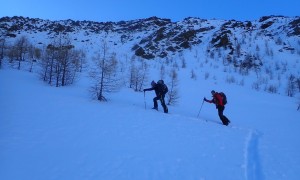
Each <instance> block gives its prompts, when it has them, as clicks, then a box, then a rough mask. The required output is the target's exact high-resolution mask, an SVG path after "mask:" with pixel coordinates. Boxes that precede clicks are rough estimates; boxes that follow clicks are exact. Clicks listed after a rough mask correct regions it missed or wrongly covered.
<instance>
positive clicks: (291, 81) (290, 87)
mask: <svg viewBox="0 0 300 180" xmlns="http://www.w3.org/2000/svg"><path fill="white" fill-rule="evenodd" d="M295 91H296V86H295V76H294V75H292V74H291V75H290V76H289V78H288V83H287V89H286V93H287V95H288V96H290V97H293V96H294V95H295Z"/></svg>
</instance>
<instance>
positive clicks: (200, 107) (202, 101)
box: [197, 100, 204, 118]
mask: <svg viewBox="0 0 300 180" xmlns="http://www.w3.org/2000/svg"><path fill="white" fill-rule="evenodd" d="M203 104H204V100H203V101H202V104H201V107H200V110H199V113H198V116H197V118H199V115H200V112H201V109H202V106H203Z"/></svg>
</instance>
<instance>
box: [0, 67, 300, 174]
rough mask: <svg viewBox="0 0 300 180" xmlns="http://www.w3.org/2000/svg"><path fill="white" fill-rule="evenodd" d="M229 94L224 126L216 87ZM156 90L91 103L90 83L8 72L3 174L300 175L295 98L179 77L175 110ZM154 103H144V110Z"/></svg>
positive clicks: (0, 90)
mask: <svg viewBox="0 0 300 180" xmlns="http://www.w3.org/2000/svg"><path fill="white" fill-rule="evenodd" d="M212 89H215V90H216V91H218V90H219V89H222V90H225V91H226V93H227V96H228V101H229V103H228V105H227V106H226V109H225V112H224V114H225V115H226V116H227V117H228V118H229V119H230V120H231V122H232V123H231V124H230V126H228V127H226V126H223V125H221V121H220V120H219V118H218V115H217V110H216V109H215V107H214V105H212V104H208V103H204V104H203V106H202V110H201V112H200V116H199V118H197V115H198V112H199V109H200V107H201V103H202V99H203V97H204V96H205V97H207V98H210V90H212ZM153 96H154V92H146V96H145V99H144V94H143V93H137V92H134V91H132V90H131V89H126V88H123V89H122V90H121V91H120V92H118V93H115V94H111V95H110V97H109V101H108V102H106V103H101V102H99V101H94V100H91V99H90V97H89V93H88V83H87V82H86V81H85V80H84V78H82V80H80V81H79V82H78V83H77V84H76V85H73V86H69V87H62V88H55V87H50V86H48V85H46V84H44V83H43V82H41V81H40V80H39V79H38V77H37V75H36V74H34V73H28V72H25V71H17V70H12V69H8V68H4V69H1V70H0V179H2V180H21V179H22V180H53V179H59V180H61V179H64V180H65V179H70V180H76V179H78V180H83V179H91V180H95V179H103V180H109V179H116V180H123V179H128V180H141V179H147V180H148V179H153V180H157V179H159V180H167V179H169V180H176V179H178V180H183V179H184V180H194V179H197V180H198V179H208V180H210V179H222V180H242V179H248V180H254V179H255V180H258V179H265V180H276V179H278V180H281V179H287V180H298V179H299V178H300V173H299V172H300V156H299V152H300V141H299V135H300V131H299V129H300V112H299V111H298V112H297V111H296V107H297V104H296V103H297V102H296V101H295V99H294V98H289V97H285V96H282V95H276V94H268V93H265V92H257V91H254V90H250V89H247V88H243V87H242V86H234V85H222V88H221V86H220V85H216V84H214V83H212V84H210V83H208V82H207V81H203V82H202V81H201V80H199V81H194V82H193V81H186V82H181V86H180V103H179V104H178V105H177V106H170V107H169V112H170V113H169V114H164V113H163V111H162V108H161V107H159V111H158V112H157V111H155V110H152V109H151V108H152V98H153ZM145 105H146V109H145Z"/></svg>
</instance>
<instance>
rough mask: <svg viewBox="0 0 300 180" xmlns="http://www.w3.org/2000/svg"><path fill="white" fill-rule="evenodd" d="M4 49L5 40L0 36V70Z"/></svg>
mask: <svg viewBox="0 0 300 180" xmlns="http://www.w3.org/2000/svg"><path fill="white" fill-rule="evenodd" d="M4 49H5V38H4V36H2V35H0V69H1V67H2V60H3V59H4Z"/></svg>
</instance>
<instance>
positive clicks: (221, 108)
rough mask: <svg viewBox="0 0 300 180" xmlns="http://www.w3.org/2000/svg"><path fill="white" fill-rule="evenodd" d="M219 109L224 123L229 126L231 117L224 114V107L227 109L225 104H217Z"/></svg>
mask: <svg viewBox="0 0 300 180" xmlns="http://www.w3.org/2000/svg"><path fill="white" fill-rule="evenodd" d="M217 109H218V114H219V117H220V119H221V121H222V123H223V124H224V125H226V126H227V125H228V123H230V121H229V119H228V118H227V117H226V116H224V114H223V111H224V109H225V106H217Z"/></svg>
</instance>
